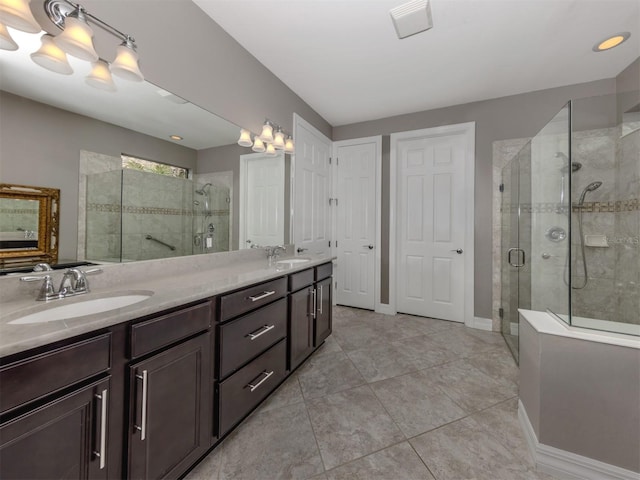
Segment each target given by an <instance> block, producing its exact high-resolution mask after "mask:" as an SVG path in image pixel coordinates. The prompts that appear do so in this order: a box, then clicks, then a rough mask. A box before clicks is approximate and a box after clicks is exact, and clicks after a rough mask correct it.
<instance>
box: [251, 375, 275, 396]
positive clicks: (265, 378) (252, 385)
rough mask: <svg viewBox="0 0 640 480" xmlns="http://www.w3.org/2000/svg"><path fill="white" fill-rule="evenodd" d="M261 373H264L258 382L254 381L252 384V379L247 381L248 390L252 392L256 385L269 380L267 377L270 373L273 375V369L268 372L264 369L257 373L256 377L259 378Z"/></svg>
mask: <svg viewBox="0 0 640 480" xmlns="http://www.w3.org/2000/svg"><path fill="white" fill-rule="evenodd" d="M262 375H264V378H263V379H262V380H260V381H259V382H258V383H256V384H255V385H254V382H255V380H254V381H253V382H251V383H247V387H249V388H250V390H249V391H250V392H253V391H254V390H255V389H256V388H258V387H259V386H260V385H262V384H263V383H264V382H266V381H267V380H269V377H270V376H271V375H273V370H271V371H270V372H267V371H266V370H265V371H264V372H262V373H261V374H260V375H258V378H260V377H261V376H262ZM258 378H256V380H257V379H258Z"/></svg>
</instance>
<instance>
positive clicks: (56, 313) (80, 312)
mask: <svg viewBox="0 0 640 480" xmlns="http://www.w3.org/2000/svg"><path fill="white" fill-rule="evenodd" d="M151 295H153V292H149V291H142V292H135V293H123V294H115V295H112V296H106V297H100V298H92V299H87V300H81V301H76V302H74V303H61V304H57V305H56V306H55V307H50V308H43V309H42V310H39V311H37V312H35V313H31V314H28V315H24V316H22V317H19V318H16V319H15V320H11V321H10V322H8V323H9V324H12V325H25V324H30V323H45V322H55V321H57V320H69V319H72V318H77V317H84V316H86V315H93V314H96V313H103V312H108V311H110V310H115V309H117V308H122V307H127V306H129V305H133V304H135V303H139V302H143V301H144V300H147V299H148V298H149V297H151ZM60 301H61V302H64V300H60Z"/></svg>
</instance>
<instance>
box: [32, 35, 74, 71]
mask: <svg viewBox="0 0 640 480" xmlns="http://www.w3.org/2000/svg"><path fill="white" fill-rule="evenodd" d="M40 41H41V42H42V45H41V46H40V48H39V49H38V51H37V52H33V53H32V54H31V60H33V61H34V62H35V63H37V64H38V65H40V66H41V67H42V68H46V69H47V70H51V71H52V72H56V73H61V74H63V75H70V74H72V73H73V69H72V68H71V65H69V61H68V60H67V54H66V53H64V52H63V51H62V50H60V48H59V47H58V46H57V45H56V44H55V42H54V41H53V37H52V36H51V35H49V34H48V33H45V34H44V35H42V38H41V39H40Z"/></svg>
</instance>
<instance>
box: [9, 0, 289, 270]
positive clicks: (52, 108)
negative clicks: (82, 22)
mask: <svg viewBox="0 0 640 480" xmlns="http://www.w3.org/2000/svg"><path fill="white" fill-rule="evenodd" d="M36 3H39V2H32V4H33V5H34V6H33V9H34V10H35V9H36V8H38V7H37V6H35V4H36ZM36 16H37V15H36ZM11 34H12V36H13V38H14V39H15V40H16V42H17V43H18V45H19V46H20V48H19V49H18V50H17V51H6V50H0V86H1V88H2V91H0V118H1V119H2V120H3V130H4V132H3V135H2V139H1V140H2V142H1V145H0V148H1V149H2V152H1V153H2V157H4V158H5V169H4V170H5V172H7V174H8V175H7V176H8V178H7V180H8V181H12V182H15V183H22V184H36V185H49V186H52V187H59V188H60V190H61V192H62V193H61V194H62V200H61V202H62V209H61V210H62V212H63V216H62V217H61V219H60V248H59V250H60V255H61V258H63V259H65V260H75V259H80V260H85V259H87V260H96V261H135V260H144V259H150V258H163V257H169V256H179V255H190V254H200V253H210V252H216V251H225V250H233V249H237V248H239V246H240V244H239V236H240V233H239V229H240V225H241V224H242V225H246V224H247V222H246V220H245V219H244V218H242V217H241V215H242V213H241V212H242V210H241V209H240V208H239V196H240V191H239V185H240V183H241V179H240V156H241V155H244V154H250V153H251V150H250V149H249V148H244V147H240V146H238V145H237V143H236V142H237V139H238V135H239V132H240V128H239V127H238V126H236V125H233V124H231V123H230V122H227V121H226V120H224V119H222V118H220V117H218V116H216V115H214V114H212V113H210V112H208V111H205V110H204V109H202V108H200V107H198V106H196V105H194V104H192V103H190V102H188V101H187V100H185V99H183V98H181V97H178V96H176V95H174V94H172V93H170V92H168V91H166V90H164V89H162V88H160V87H158V86H156V85H153V84H152V83H150V82H146V81H145V82H141V83H136V82H125V81H122V80H119V79H114V80H115V81H116V88H117V91H116V92H107V91H102V90H98V89H95V88H92V87H91V86H89V85H87V84H86V83H85V81H84V77H85V76H86V75H87V74H88V73H89V70H90V67H91V66H90V64H89V63H88V62H83V61H81V60H77V59H75V58H73V57H69V62H70V63H71V65H72V68H73V70H74V74H73V75H60V74H56V73H53V72H50V71H48V70H45V69H43V68H41V67H39V66H38V65H36V64H35V63H34V62H32V61H31V59H30V57H29V55H30V53H32V52H34V51H36V50H37V49H38V48H39V45H40V34H26V33H23V32H17V31H14V30H12V31H11ZM5 126H8V127H9V128H6V129H5V128H4V127H5ZM172 135H178V136H179V137H181V138H180V139H171V138H170V137H171V136H172ZM27 144H28V145H27ZM25 148H28V150H29V154H28V155H24V150H25ZM127 156H128V157H133V158H134V159H136V160H140V161H151V162H153V163H155V164H156V165H158V166H157V167H155V170H154V169H153V168H152V169H151V170H149V169H143V168H139V169H138V168H127V167H124V166H123V158H124V157H127ZM286 157H287V160H286V166H285V178H286V180H285V185H287V186H288V185H289V183H290V182H289V163H290V162H289V158H288V155H286ZM9 159H14V160H9ZM18 159H19V162H18ZM9 162H11V164H10V163H9ZM8 165H10V167H11V168H7V166H8ZM54 165H56V166H55V168H54ZM175 167H180V168H183V169H186V171H187V172H188V173H187V174H186V178H184V177H171V176H168V175H165V174H164V173H163V171H166V170H171V169H172V168H175ZM3 176H4V175H3ZM287 188H288V187H287ZM285 201H286V202H287V203H286V204H285V205H284V212H287V218H285V221H284V222H282V221H281V222H280V223H279V228H281V229H283V231H282V232H280V233H281V235H279V236H278V237H279V238H283V239H284V242H288V241H289V238H290V232H289V229H290V214H291V208H290V205H289V195H288V194H287V195H286V198H285ZM25 225H26V224H25ZM8 228H13V227H8ZM15 228H18V227H17V226H16V227H15ZM20 228H24V229H25V230H33V231H35V228H34V227H33V226H32V225H27V226H24V227H23V226H20ZM11 233H12V234H13V236H15V234H16V232H11ZM246 246H247V245H246V244H243V245H242V247H243V248H244V247H246Z"/></svg>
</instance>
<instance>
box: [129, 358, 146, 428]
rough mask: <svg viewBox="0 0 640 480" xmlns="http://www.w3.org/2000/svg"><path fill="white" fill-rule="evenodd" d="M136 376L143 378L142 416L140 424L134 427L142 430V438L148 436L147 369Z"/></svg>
mask: <svg viewBox="0 0 640 480" xmlns="http://www.w3.org/2000/svg"><path fill="white" fill-rule="evenodd" d="M136 378H137V379H139V380H142V418H141V421H140V425H139V426H138V425H135V424H134V425H133V428H135V429H136V430H140V440H144V439H145V438H147V383H148V376H147V371H146V370H143V371H142V375H136Z"/></svg>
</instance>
